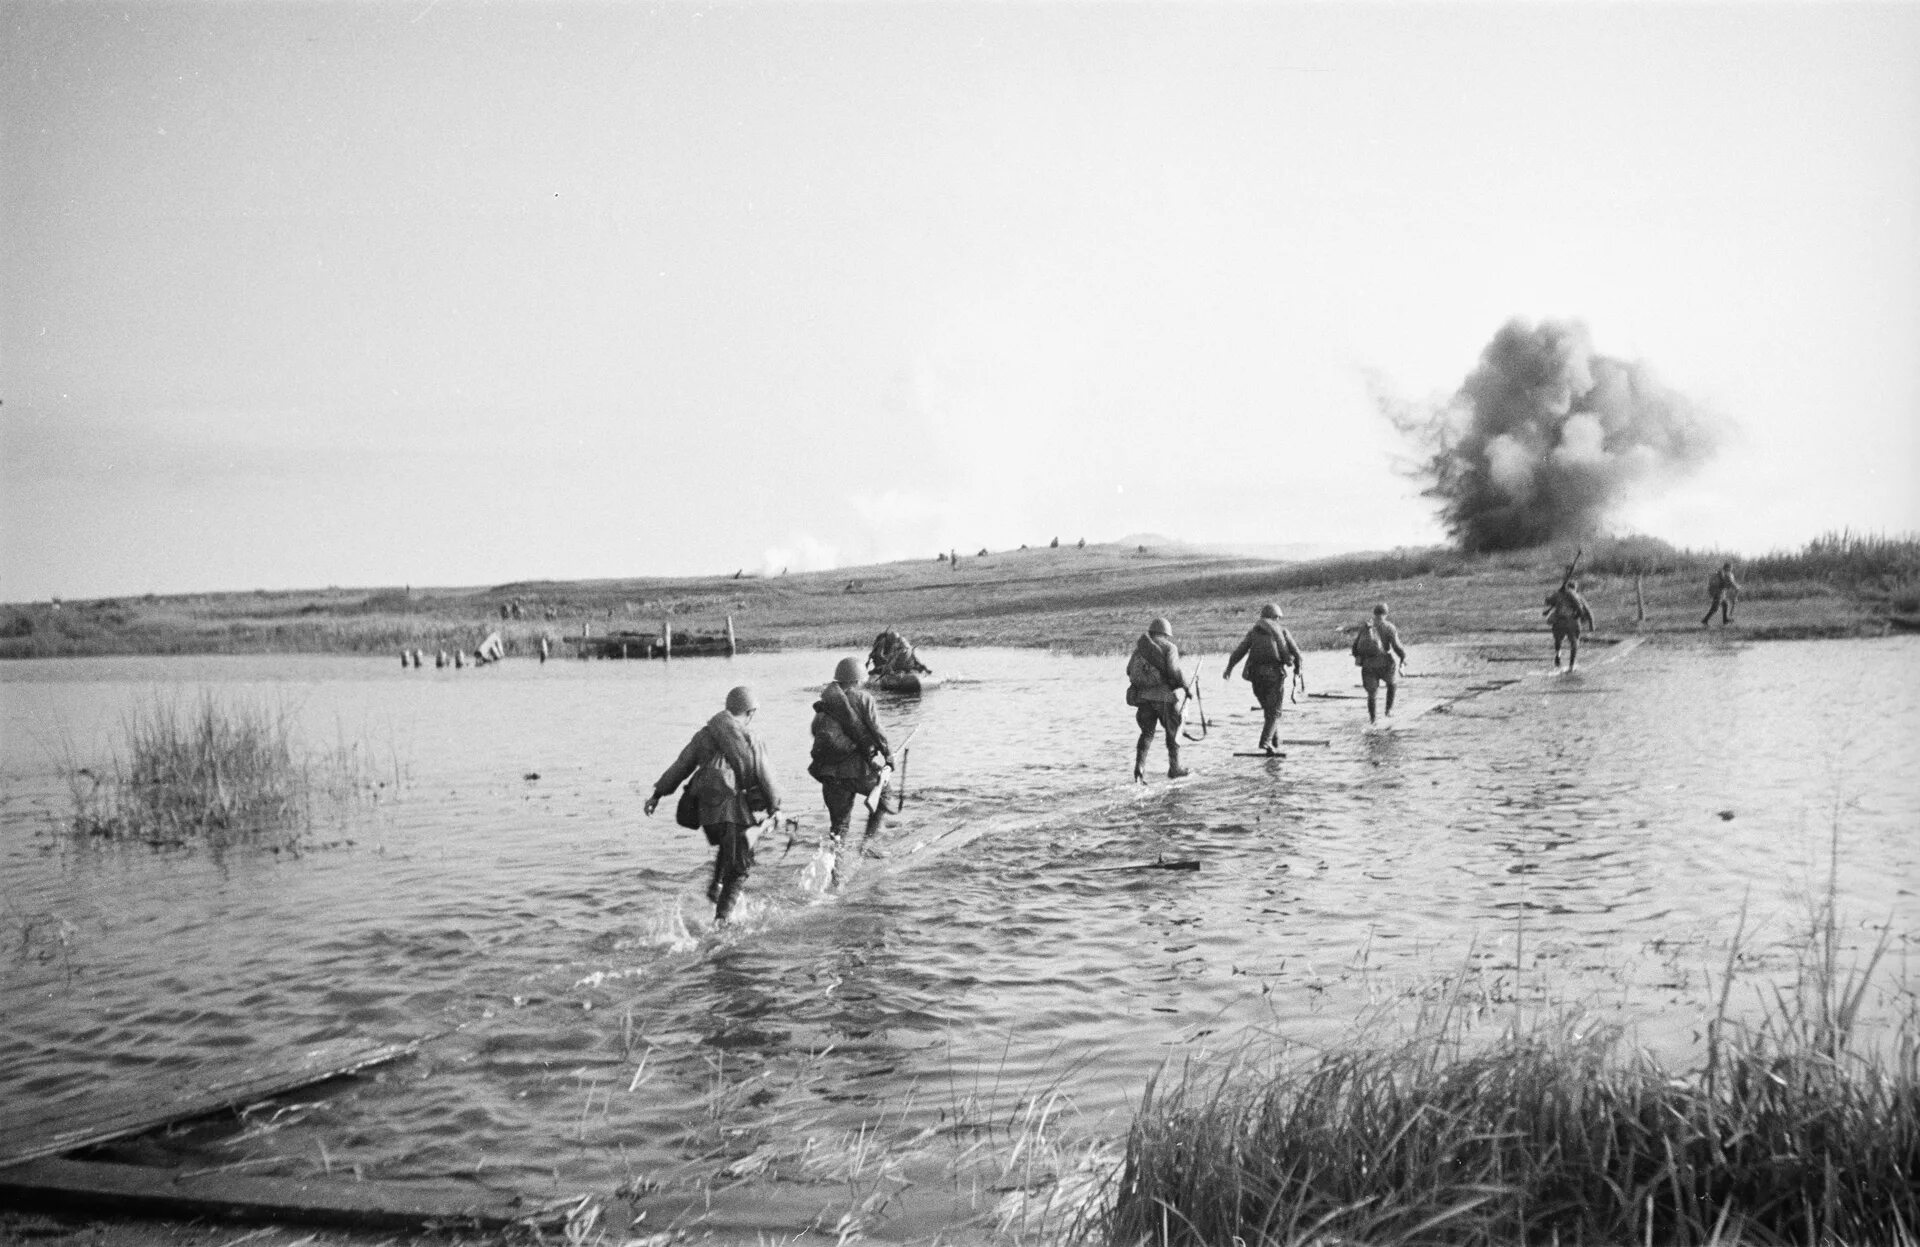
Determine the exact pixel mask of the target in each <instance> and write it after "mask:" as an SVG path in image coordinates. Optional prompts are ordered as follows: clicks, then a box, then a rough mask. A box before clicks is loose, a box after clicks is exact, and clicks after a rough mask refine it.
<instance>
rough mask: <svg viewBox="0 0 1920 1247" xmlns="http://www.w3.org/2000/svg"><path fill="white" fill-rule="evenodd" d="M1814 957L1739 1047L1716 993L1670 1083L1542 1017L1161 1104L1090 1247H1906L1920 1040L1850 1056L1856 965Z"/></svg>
mask: <svg viewBox="0 0 1920 1247" xmlns="http://www.w3.org/2000/svg"><path fill="white" fill-rule="evenodd" d="M1828 935H1829V936H1831V930H1830V929H1829V932H1828ZM1882 948H1883V950H1884V944H1883V945H1882ZM1827 952H1828V955H1825V956H1814V957H1809V958H1808V959H1806V960H1805V961H1804V962H1803V965H1802V974H1801V978H1800V981H1799V984H1798V987H1797V988H1796V989H1794V990H1791V991H1785V992H1779V993H1776V994H1775V995H1774V996H1773V997H1772V999H1771V1002H1770V1003H1769V1004H1768V1005H1767V1006H1766V1008H1765V1010H1764V1012H1763V1016H1762V1017H1761V1020H1760V1021H1759V1022H1758V1023H1749V1024H1739V1025H1736V1024H1735V1023H1733V1022H1731V1021H1730V1020H1728V1018H1727V1016H1726V1014H1725V1001H1726V994H1725V991H1724V990H1723V991H1722V993H1721V1011H1720V1013H1719V1014H1718V1016H1716V1018H1715V1020H1714V1022H1713V1023H1712V1024H1711V1025H1710V1027H1709V1030H1708V1035H1707V1053H1706V1060H1705V1064H1704V1066H1703V1067H1702V1068H1700V1069H1698V1070H1694V1071H1691V1072H1688V1073H1685V1074H1675V1073H1673V1072H1671V1071H1669V1070H1668V1069H1666V1068H1665V1067H1664V1066H1663V1065H1662V1064H1661V1063H1660V1062H1659V1061H1658V1060H1656V1059H1655V1058H1654V1057H1653V1056H1652V1055H1650V1054H1649V1053H1647V1052H1645V1051H1642V1050H1637V1049H1635V1048H1634V1047H1633V1046H1632V1045H1631V1044H1629V1043H1628V1042H1627V1040H1626V1037H1625V1036H1624V1035H1623V1033H1622V1032H1621V1031H1620V1029H1619V1028H1618V1027H1615V1026H1609V1025H1602V1024H1594V1023H1591V1022H1589V1021H1588V1020H1586V1019H1584V1018H1583V1017H1582V1016H1580V1015H1579V1014H1577V1013H1567V1012H1562V1013H1560V1014H1558V1015H1555V1016H1552V1017H1549V1018H1547V1019H1545V1020H1543V1021H1541V1022H1539V1023H1538V1024H1535V1025H1532V1026H1529V1027H1526V1028H1524V1029H1523V1028H1521V1027H1519V1026H1518V1025H1516V1026H1515V1027H1514V1028H1512V1029H1510V1030H1506V1031H1505V1032H1504V1033H1503V1034H1502V1035H1501V1036H1500V1037H1499V1038H1498V1039H1497V1040H1495V1041H1493V1042H1492V1043H1490V1044H1486V1045H1483V1046H1479V1047H1475V1046H1473V1045H1472V1044H1471V1043H1470V1037H1469V1035H1468V1034H1467V1032H1466V1029H1465V1026H1464V1024H1463V1023H1460V1022H1458V1021H1455V1020H1449V1019H1442V1020H1439V1021H1436V1022H1431V1023H1428V1024H1423V1025H1421V1026H1419V1027H1417V1028H1416V1031H1415V1034H1414V1035H1413V1037H1412V1038H1411V1039H1409V1040H1406V1041H1404V1042H1400V1043H1397V1044H1393V1045H1390V1046H1381V1047H1362V1048H1355V1049H1352V1050H1340V1051H1331V1052H1326V1053H1323V1054H1320V1055H1319V1056H1317V1057H1315V1058H1313V1059H1311V1060H1307V1061H1304V1062H1301V1063H1297V1064H1290V1065H1283V1066H1281V1067H1277V1068H1274V1069H1270V1070H1267V1071H1264V1072H1262V1073H1259V1074H1254V1073H1252V1072H1250V1071H1248V1070H1246V1069H1238V1070H1233V1071H1229V1072H1227V1073H1225V1074H1216V1075H1213V1076H1211V1077H1209V1076H1207V1075H1206V1074H1204V1073H1201V1072H1199V1071H1195V1070H1189V1071H1188V1072H1187V1073H1186V1074H1185V1075H1183V1076H1181V1077H1180V1078H1179V1079H1177V1080H1176V1081H1173V1082H1171V1083H1165V1082H1158V1083H1156V1084H1154V1085H1151V1086H1150V1087H1149V1089H1148V1092H1147V1095H1146V1099H1145V1103H1144V1104H1143V1106H1142V1108H1141V1111H1140V1113H1139V1116H1138V1118H1137V1119H1136V1122H1135V1124H1134V1126H1133V1128H1132V1131H1131V1134H1130V1136H1129V1138H1128V1141H1127V1149H1126V1158H1125V1161H1124V1163H1123V1167H1122V1170H1121V1173H1120V1174H1119V1176H1118V1178H1117V1183H1116V1187H1115V1191H1114V1197H1113V1202H1112V1203H1111V1205H1110V1207H1109V1209H1108V1212H1107V1221H1106V1224H1105V1225H1104V1227H1102V1229H1103V1232H1102V1233H1101V1234H1100V1235H1099V1236H1100V1237H1102V1238H1104V1239H1106V1240H1107V1241H1109V1242H1112V1243H1128V1244H1133V1243H1143V1242H1153V1243H1167V1244H1173V1243H1180V1244H1188V1243H1191V1244H1220V1243H1234V1242H1244V1243H1247V1244H1252V1245H1255V1247H1258V1245H1260V1244H1281V1243H1288V1244H1293V1243H1301V1244H1305V1243H1317V1244H1332V1243H1349V1244H1401V1243H1416V1242H1417V1243H1423V1244H1424V1243H1445V1244H1496V1243H1499V1244H1513V1243H1559V1244H1576V1243H1589V1244H1621V1243H1644V1242H1652V1243H1662V1244H1720V1243H1727V1244H1731V1243H1742V1244H1771V1243H1782V1244H1785V1243H1796V1244H1805V1243H1823V1244H1825V1243H1855V1244H1869V1243H1872V1244H1912V1243H1914V1242H1916V1239H1915V1233H1916V1227H1920V1025H1916V1018H1915V1015H1914V1010H1913V1009H1912V1007H1911V998H1909V1006H1908V1008H1907V1009H1906V1012H1905V1014H1904V1016H1902V1017H1901V1018H1899V1019H1898V1020H1897V1021H1896V1022H1895V1023H1894V1024H1893V1025H1892V1026H1891V1027H1890V1028H1889V1029H1888V1031H1886V1032H1884V1033H1879V1034H1876V1035H1874V1036H1873V1037H1872V1038H1873V1039H1874V1041H1875V1042H1872V1043H1869V1044H1863V1043H1862V1042H1861V1041H1862V1035H1861V1033H1860V1030H1859V1015H1860V1005H1861V1001H1862V999H1863V998H1864V996H1865V994H1866V991H1867V978H1868V976H1869V974H1870V972H1871V965H1869V967H1868V970H1867V971H1866V972H1862V973H1859V974H1853V975H1846V976H1842V975H1840V974H1839V973H1837V972H1836V971H1835V970H1834V961H1833V958H1832V957H1831V955H1830V953H1831V944H1829V945H1828V946H1827ZM1876 960H1877V954H1876ZM1729 964H1730V965H1731V959H1730V962H1729Z"/></svg>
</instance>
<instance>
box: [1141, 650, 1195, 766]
mask: <svg viewBox="0 0 1920 1247" xmlns="http://www.w3.org/2000/svg"><path fill="white" fill-rule="evenodd" d="M1186 692H1187V677H1186V676H1185V675H1184V674H1182V673H1181V671H1180V650H1179V648H1178V647H1176V646H1175V645H1174V643H1173V625H1172V624H1171V623H1169V622H1167V620H1165V619H1164V618H1161V619H1155V620H1154V621H1153V622H1152V623H1150V624H1148V625H1147V630H1146V632H1145V633H1143V634H1142V635H1141V637H1140V639H1139V640H1138V641H1135V642H1134V645H1133V654H1132V656H1131V657H1130V658H1128V659H1127V704H1128V705H1129V706H1132V707H1134V713H1133V719H1134V722H1136V723H1138V724H1139V725H1140V739H1139V741H1138V742H1137V743H1136V744H1135V745H1134V749H1133V777H1134V779H1136V780H1139V781H1140V782H1142V783H1145V782H1146V778H1147V751H1148V750H1150V749H1152V748H1153V732H1154V729H1155V728H1156V727H1158V728H1160V729H1161V730H1163V731H1164V732H1165V733H1166V737H1167V778H1168V779H1179V778H1180V777H1181V776H1182V775H1185V774H1187V773H1188V771H1187V768H1186V767H1184V766H1181V765H1180V707H1181V703H1182V699H1183V698H1184V696H1185V695H1186Z"/></svg>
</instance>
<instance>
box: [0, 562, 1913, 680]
mask: <svg viewBox="0 0 1920 1247" xmlns="http://www.w3.org/2000/svg"><path fill="white" fill-rule="evenodd" d="M1584 551H1585V554H1584V557H1583V558H1582V560H1581V564H1580V570H1579V573H1578V575H1579V579H1580V582H1581V591H1582V593H1583V594H1584V595H1585V597H1586V599H1587V601H1588V602H1589V603H1590V604H1591V605H1592V607H1593V612H1594V615H1595V619H1596V624H1597V626H1598V630H1599V631H1600V632H1601V633H1603V634H1608V633H1610V634H1625V633H1631V632H1635V631H1639V632H1650V633H1678V634H1698V633H1700V632H1701V631H1702V629H1701V626H1700V615H1701V614H1702V613H1703V612H1704V611H1705V609H1706V592H1705V582H1706V577H1707V575H1708V573H1709V572H1711V571H1712V570H1713V569H1714V568H1716V567H1718V566H1719V565H1720V563H1721V561H1722V559H1723V557H1724V556H1722V555H1721V554H1719V553H1716V552H1712V551H1693V550H1680V549H1675V548H1674V547H1672V546H1670V545H1668V544H1666V543H1665V542H1662V541H1659V540H1657V539H1653V538H1645V537H1630V538H1602V539H1598V540H1595V541H1591V542H1588V543H1586V545H1585V546H1584ZM1572 554H1573V549H1572V548H1571V547H1565V548H1561V547H1555V548H1551V549H1549V548H1541V549H1535V550H1525V551H1514V552H1505V553H1494V554H1463V553H1460V552H1458V551H1455V550H1452V549H1450V548H1447V547H1443V546H1434V547H1426V548H1421V549H1403V550H1395V551H1391V552H1387V553H1376V554H1350V555H1341V556H1337V557H1333V558H1324V559H1316V560H1312V561H1309V562H1276V561H1272V560H1267V559H1257V558H1248V557H1242V556H1237V555H1225V554H1214V553H1206V552H1202V551H1198V550H1195V549H1192V548H1189V547H1184V546H1179V545H1175V544H1144V545H1142V544H1130V545H1122V544H1104V545H1089V546H1086V547H1084V548H1082V547H1079V546H1076V545H1073V544H1066V543H1063V544H1061V545H1059V546H1057V547H1056V546H1049V545H1046V544H1040V545H1036V546H1034V547H1032V548H1028V547H1025V546H1023V547H1021V548H1020V549H1018V550H1006V551H997V552H991V553H989V552H986V551H981V552H980V553H978V554H971V555H969V554H959V555H958V556H957V558H956V559H954V560H953V561H952V562H949V561H948V560H946V559H944V558H941V559H935V558H927V559H922V560H915V561H902V562H895V563H882V564H875V565H871V566H866V567H854V568H841V569H838V570H834V571H822V572H796V573H794V574H791V575H787V574H784V573H782V574H778V575H774V576H749V575H746V574H745V573H744V572H741V573H737V574H735V575H730V576H695V577H643V578H635V579H629V580H593V581H547V580H530V581H520V582H515V583H510V584H503V585H496V586H491V587H484V588H413V587H411V586H408V587H402V588H376V589H342V588H327V589H320V590H288V591H268V590H255V591H252V592H228V593H197V594H176V595H166V596H156V595H148V596H144V597H122V598H101V599H96V600H92V601H84V602H61V601H57V600H56V601H51V602H36V603H24V604H12V605H7V606H4V607H0V658H54V657H91V656H106V655H127V654H260V653H347V654H356V653H358V654H388V655H393V656H398V654H399V652H400V651H401V650H403V649H414V648H419V649H424V650H425V651H426V652H427V653H428V655H429V656H431V655H432V654H433V653H434V652H435V651H439V650H446V651H449V652H454V651H466V652H469V653H470V652H471V651H472V650H473V649H474V648H475V647H476V646H477V645H479V644H480V642H481V640H482V639H483V638H484V637H485V636H486V635H487V634H488V633H489V632H494V631H498V632H499V633H500V635H501V638H502V640H503V641H504V642H505V645H506V651H507V653H508V654H509V655H516V656H520V657H526V656H528V655H531V654H534V653H536V652H537V651H538V648H539V643H540V639H541V638H542V637H545V638H547V639H548V641H549V642H550V644H551V645H552V646H553V647H554V652H555V654H556V656H559V657H571V656H572V654H573V652H574V651H573V650H572V648H571V647H569V646H568V645H566V644H565V641H566V639H567V638H571V637H578V636H580V635H581V634H582V632H583V630H585V631H587V632H590V633H591V634H592V635H596V636H604V635H606V634H607V633H608V632H611V631H620V630H629V631H633V632H638V633H646V634H657V633H658V632H659V631H660V629H661V627H662V626H663V625H664V624H667V623H669V622H670V623H671V624H672V626H673V627H674V629H675V631H676V632H678V631H679V630H681V629H687V630H690V631H706V630H717V629H719V628H721V627H723V626H724V624H725V621H726V619H727V617H729V616H731V617H732V619H733V621H734V628H735V631H736V632H737V633H738V635H739V638H740V648H741V650H742V651H743V652H752V651H755V650H778V649H797V648H810V649H845V648H857V649H864V648H865V647H866V646H867V645H868V644H869V643H870V642H871V640H872V638H873V636H874V634H875V633H876V632H878V631H879V630H880V629H882V628H886V627H895V628H899V629H900V630H902V631H903V632H905V633H907V634H908V636H909V637H911V638H912V640H913V641H914V642H915V643H916V644H920V645H924V646H927V647H929V648H930V649H933V650H938V649H943V648H958V647H964V646H1017V647H1039V648H1059V649H1064V650H1068V651H1071V652H1075V653H1107V652H1114V651H1117V650H1119V649H1121V648H1123V647H1124V646H1125V645H1127V644H1128V643H1129V642H1130V641H1131V639H1132V638H1133V636H1134V635H1135V634H1136V633H1138V631H1139V630H1140V628H1141V626H1142V625H1143V624H1144V622H1145V621H1146V619H1148V618H1149V617H1151V616H1153V615H1160V614H1164V615H1168V616H1170V617H1171V618H1172V619H1173V622H1174V628H1175V633H1176V635H1177V636H1178V637H1179V638H1180V643H1181V648H1182V649H1183V650H1187V651H1190V652H1191V651H1194V650H1199V651H1202V652H1211V651H1217V650H1222V649H1226V648H1230V647H1231V646H1232V645H1233V644H1234V643H1236V642H1237V641H1238V640H1239V639H1240V636H1241V635H1242V633H1243V632H1244V631H1245V629H1246V627H1247V623H1248V620H1249V619H1250V618H1251V615H1252V612H1253V611H1254V610H1255V609H1257V608H1258V606H1259V604H1260V603H1262V602H1266V601H1269V600H1277V601H1278V602H1279V603H1280V604H1281V606H1282V607H1283V608H1284V609H1285V611H1286V618H1287V621H1288V626H1289V627H1290V628H1291V629H1292V630H1293V632H1294V634H1295V635H1296V636H1298V637H1299V638H1300V639H1301V641H1302V642H1303V643H1304V644H1306V645H1307V646H1308V647H1309V648H1325V647H1327V646H1331V645H1335V644H1338V643H1340V641H1341V640H1342V633H1343V630H1346V629H1350V628H1351V627H1352V625H1353V623H1354V621H1355V620H1357V619H1359V618H1360V617H1362V616H1363V615H1364V614H1365V612H1366V611H1367V609H1368V608H1369V607H1370V606H1371V605H1372V604H1373V603H1374V602H1376V601H1385V602H1389V603H1391V604H1392V608H1393V612H1394V618H1395V620H1396V621H1399V622H1400V623H1401V626H1402V627H1403V629H1405V630H1406V631H1407V634H1408V636H1409V639H1410V640H1413V641H1415V642H1418V641H1428V642H1433V641H1444V640H1449V639H1456V638H1461V637H1468V636H1476V635H1485V634H1490V633H1492V634H1497V633H1515V632H1520V633H1536V632H1544V630H1545V625H1544V624H1543V623H1542V622H1541V619H1540V606H1539V603H1540V601H1541V598H1542V597H1543V595H1544V594H1546V593H1547V592H1548V591H1549V590H1551V589H1552V588H1553V587H1554V586H1555V585H1556V584H1558V583H1559V580H1560V577H1561V574H1562V572H1563V570H1564V568H1565V566H1566V563H1567V561H1568V559H1570V558H1571V557H1572ZM1734 568H1735V572H1736V575H1738V577H1739V579H1740V583H1741V593H1740V600H1739V605H1738V607H1737V609H1736V612H1735V616H1734V624H1733V627H1732V628H1731V629H1730V631H1732V632H1733V633H1734V634H1736V635H1738V636H1740V637H1743V638H1745V639H1749V640H1773V639H1785V638H1803V637H1857V636H1879V635H1882V634H1884V633H1886V632H1887V631H1888V630H1889V629H1890V628H1893V627H1898V626H1901V625H1903V624H1904V625H1908V626H1911V625H1912V624H1914V623H1920V536H1903V537H1883V536H1866V535H1860V534H1854V533H1846V532H1842V533H1832V534H1828V535H1826V536H1824V537H1820V538H1817V539H1816V540H1814V541H1812V542H1810V543H1808V544H1807V545H1806V546H1805V547H1804V548H1803V549H1801V550H1799V551H1796V552H1792V553H1777V554H1770V555H1765V556H1763V557H1760V558H1753V559H1735V560H1734ZM1716 630H1717V626H1716Z"/></svg>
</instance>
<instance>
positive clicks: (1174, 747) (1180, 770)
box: [1167, 740, 1192, 779]
mask: <svg viewBox="0 0 1920 1247" xmlns="http://www.w3.org/2000/svg"><path fill="white" fill-rule="evenodd" d="M1191 774H1192V772H1191V771H1189V770H1187V768H1186V767H1184V766H1181V765H1180V742H1179V741H1177V740H1176V741H1168V742H1167V778H1168V779H1179V778H1180V777H1181V776H1182V775H1191Z"/></svg>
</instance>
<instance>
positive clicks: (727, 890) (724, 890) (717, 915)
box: [713, 876, 740, 922]
mask: <svg viewBox="0 0 1920 1247" xmlns="http://www.w3.org/2000/svg"><path fill="white" fill-rule="evenodd" d="M739 900H740V879H739V878H738V876H736V877H734V878H732V879H729V880H727V881H726V882H725V883H723V884H721V885H720V896H719V898H718V899H716V900H715V901H714V903H713V920H714V921H715V922H725V921H727V920H728V919H729V918H731V917H733V907H734V906H735V905H736V904H738V903H739Z"/></svg>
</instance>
